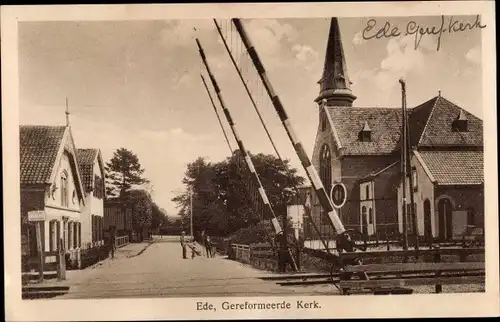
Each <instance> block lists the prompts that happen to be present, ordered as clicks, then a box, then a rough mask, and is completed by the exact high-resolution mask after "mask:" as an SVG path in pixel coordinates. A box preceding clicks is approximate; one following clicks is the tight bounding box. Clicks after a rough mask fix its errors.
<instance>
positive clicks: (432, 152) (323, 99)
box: [311, 18, 483, 238]
mask: <svg viewBox="0 0 500 322" xmlns="http://www.w3.org/2000/svg"><path fill="white" fill-rule="evenodd" d="M319 84H320V93H319V95H318V97H317V98H316V102H317V103H318V104H319V122H318V123H319V124H318V130H317V134H316V140H315V145H314V149H313V155H312V163H313V165H314V166H315V168H316V170H317V172H318V174H319V176H320V178H321V180H322V182H323V185H324V186H325V188H326V190H327V192H330V189H331V186H332V185H333V184H334V183H335V182H342V183H343V184H344V185H345V186H346V188H347V201H346V203H345V205H344V206H343V207H342V209H340V211H339V213H340V218H341V220H342V222H343V223H344V225H345V226H346V228H347V229H357V230H360V231H363V232H365V233H366V234H367V235H371V236H373V235H379V236H380V237H382V238H384V237H385V234H386V233H389V234H392V233H397V231H398V230H399V232H402V215H401V213H402V204H401V199H402V193H401V191H400V190H401V189H400V188H398V187H399V186H400V183H401V170H400V168H401V165H400V163H399V161H400V159H401V126H402V115H403V114H402V111H401V108H385V107H353V102H354V101H355V99H356V96H355V95H354V94H353V93H352V91H351V88H350V81H349V76H348V73H347V65H346V61H345V57H344V51H343V49H342V41H341V37H340V28H339V25H338V21H337V19H336V18H333V19H332V20H331V25H330V34H329V39H328V44H327V48H326V56H325V65H324V69H323V75H322V79H321V80H320V82H319ZM408 118H409V126H410V140H411V148H412V149H413V150H415V151H417V152H416V153H417V154H413V156H412V161H411V162H412V168H413V169H414V174H413V175H415V176H416V177H417V178H419V180H418V182H417V184H418V186H419V187H420V188H419V189H425V191H426V195H425V196H424V195H419V196H418V197H417V196H416V197H415V203H418V204H417V206H416V209H417V214H418V216H420V217H419V218H420V219H419V233H420V234H421V235H423V234H424V232H425V231H427V230H428V231H429V232H430V231H431V230H432V233H430V234H432V235H433V236H435V237H437V236H441V237H442V238H448V236H451V235H453V234H454V235H457V234H458V231H459V230H460V229H458V228H454V229H455V230H454V231H455V233H453V234H452V233H451V232H450V231H451V230H453V229H452V228H447V229H448V233H443V229H444V228H443V227H444V226H445V225H448V226H447V227H451V226H453V225H455V226H457V225H458V226H460V227H462V226H463V224H460V225H459V224H458V223H455V222H453V223H452V220H451V219H449V220H448V221H446V220H445V221H443V219H442V218H441V217H442V216H441V217H440V215H438V216H437V217H436V216H435V215H434V213H438V210H437V209H438V208H439V209H444V210H442V211H441V213H442V214H443V216H449V217H450V218H452V217H453V216H455V215H454V212H453V211H457V215H456V216H462V217H463V216H465V215H464V212H461V213H459V214H458V211H459V210H458V208H457V207H466V208H468V209H472V208H473V209H474V213H475V215H474V216H472V215H471V214H470V213H471V211H469V212H468V213H469V215H468V218H472V217H474V218H475V219H474V220H471V219H469V220H468V222H469V223H470V222H475V223H477V224H480V223H481V222H482V220H483V219H482V216H483V215H482V211H483V206H482V204H483V197H482V190H481V189H482V188H481V187H482V182H483V181H482V174H483V164H482V146H483V143H482V142H483V132H482V121H481V120H480V119H478V118H477V117H475V116H473V115H472V114H470V113H468V112H467V111H465V110H463V109H461V108H460V107H458V106H457V105H455V104H453V103H452V102H450V101H449V100H447V99H445V98H443V97H441V95H438V96H436V97H434V98H432V99H430V100H429V101H427V102H424V103H422V104H421V105H419V106H417V107H415V108H413V109H408ZM451 151H453V152H451ZM447 153H448V154H447ZM450 153H451V154H450ZM419 158H420V159H421V162H420V159H419ZM447 158H451V159H452V160H457V161H456V162H455V163H449V162H448V161H447ZM434 160H440V161H439V162H437V163H435V161H434ZM467 160H470V162H468V161H467ZM431 163H432V164H433V165H434V167H435V169H434V170H430V168H432V167H433V165H430V164H431ZM463 165H467V169H465V168H464V167H463ZM446 166H449V167H448V169H449V168H452V170H445V169H444V168H446ZM443 167H444V168H443ZM425 169H427V170H425ZM432 171H434V174H433V176H430V177H429V176H428V175H427V174H428V173H432ZM460 173H462V175H460ZM440 176H441V177H442V178H441V181H438V180H437V179H436V177H440ZM424 178H427V179H425V180H424ZM432 178H433V179H432ZM466 178H475V179H474V180H473V181H474V182H473V183H472V182H467V180H469V179H466ZM420 179H421V180H422V181H421V180H420ZM432 180H435V182H434V183H432ZM439 182H440V183H439ZM427 186H430V187H432V189H431V188H426V187H427ZM445 187H446V188H445ZM451 187H454V188H453V190H450V189H451ZM398 189H399V190H398ZM367 191H368V196H367V195H366V194H367ZM415 193H417V192H415ZM446 194H449V195H448V197H449V198H448V197H446V201H442V202H440V200H441V199H442V198H445V197H444V196H445V195H446ZM469 194H470V195H469ZM450 195H454V196H455V197H451V196H450ZM470 196H474V197H477V198H476V200H477V204H476V203H474V205H469V202H465V201H464V202H463V203H462V204H461V205H460V206H459V203H457V202H456V201H455V199H457V198H458V199H462V200H470V202H472V199H470ZM367 197H368V198H367ZM439 198H441V199H439ZM408 200H409V198H408ZM426 200H428V202H426ZM424 202H425V206H424ZM444 203H445V204H444ZM428 204H430V206H429V205H428ZM466 204H467V205H466ZM449 205H451V208H450V207H449ZM370 209H371V214H370ZM450 209H452V210H450ZM321 212H322V210H321V207H320V204H319V201H318V199H317V197H316V196H315V195H313V196H312V214H311V215H312V218H313V220H315V222H316V223H317V224H319V226H320V227H321V228H320V230H321V234H322V235H323V236H325V237H328V236H333V235H334V232H333V231H332V228H331V225H330V223H329V222H328V220H327V219H326V216H321ZM424 213H425V214H427V215H426V216H424ZM447 214H448V215H447ZM462 217H460V218H462ZM424 218H426V219H425V224H424ZM453 218H454V217H453ZM457 218H458V217H457ZM439 220H441V226H439V225H438V224H439V223H438V221H439ZM459 221H460V222H463V221H464V220H463V219H459ZM431 222H432V223H434V224H432V225H430V224H429V223H431ZM450 225H451V226H450ZM420 226H421V227H420ZM424 226H425V227H427V228H429V227H430V228H429V229H427V228H424ZM439 227H441V228H439ZM453 227H454V226H453ZM410 228H411V227H410ZM439 229H441V233H439V231H440V230H439ZM450 229H451V230H450Z"/></svg>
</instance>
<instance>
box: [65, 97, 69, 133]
mask: <svg viewBox="0 0 500 322" xmlns="http://www.w3.org/2000/svg"><path fill="white" fill-rule="evenodd" d="M65 114H66V126H69V110H68V98H67V97H66V112H65Z"/></svg>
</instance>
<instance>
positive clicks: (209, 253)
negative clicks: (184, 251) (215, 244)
mask: <svg viewBox="0 0 500 322" xmlns="http://www.w3.org/2000/svg"><path fill="white" fill-rule="evenodd" d="M205 249H206V251H207V257H208V258H210V257H212V249H211V243H210V236H208V234H205Z"/></svg>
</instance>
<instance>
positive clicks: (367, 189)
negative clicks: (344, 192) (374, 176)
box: [365, 184, 370, 200]
mask: <svg viewBox="0 0 500 322" xmlns="http://www.w3.org/2000/svg"><path fill="white" fill-rule="evenodd" d="M365 190H366V193H365V196H366V200H368V199H370V185H369V184H367V185H366V186H365Z"/></svg>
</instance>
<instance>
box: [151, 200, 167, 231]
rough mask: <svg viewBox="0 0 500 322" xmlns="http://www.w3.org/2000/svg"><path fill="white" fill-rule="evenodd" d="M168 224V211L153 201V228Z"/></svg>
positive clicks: (156, 228)
mask: <svg viewBox="0 0 500 322" xmlns="http://www.w3.org/2000/svg"><path fill="white" fill-rule="evenodd" d="M168 225H169V220H168V217H167V213H166V211H165V210H164V209H161V208H160V207H159V206H158V205H157V204H156V203H154V202H153V203H152V205H151V229H153V230H158V229H160V228H161V227H166V226H168Z"/></svg>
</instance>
